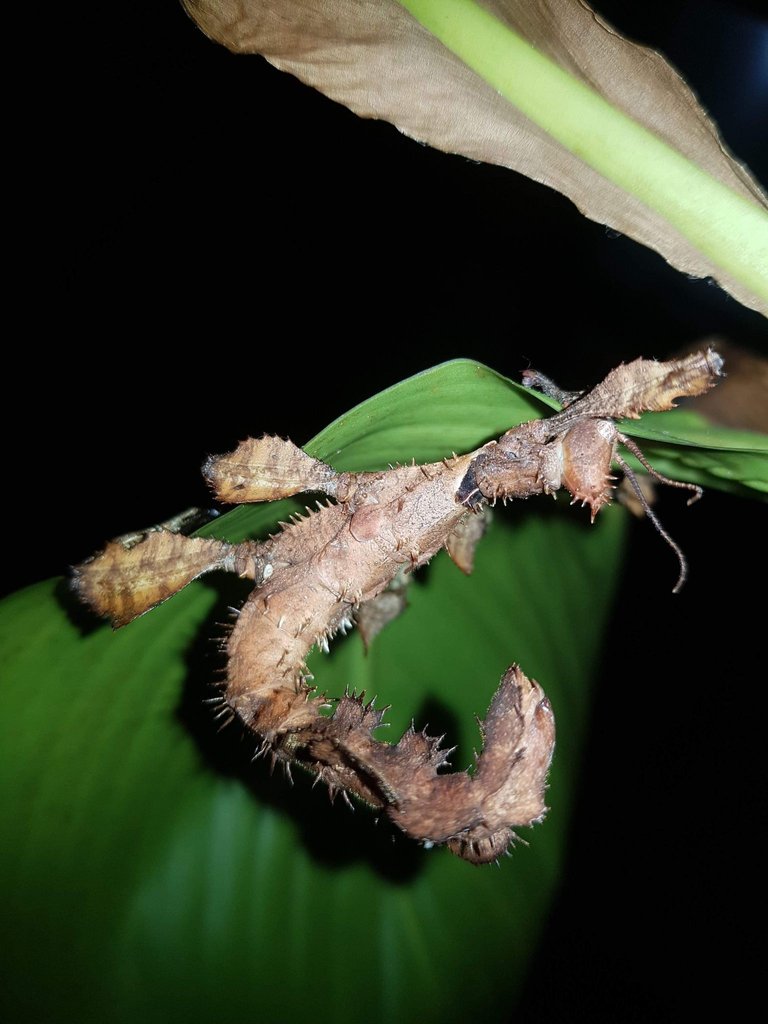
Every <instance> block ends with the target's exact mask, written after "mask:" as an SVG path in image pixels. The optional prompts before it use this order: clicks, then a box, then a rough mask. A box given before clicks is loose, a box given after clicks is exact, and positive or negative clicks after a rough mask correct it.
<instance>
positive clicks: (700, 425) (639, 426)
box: [619, 409, 768, 497]
mask: <svg viewBox="0 0 768 1024" xmlns="http://www.w3.org/2000/svg"><path fill="white" fill-rule="evenodd" d="M619 426H620V428H621V430H623V431H624V433H626V434H631V435H632V436H633V437H637V438H640V439H641V440H643V444H642V445H641V447H642V450H643V454H644V455H645V456H646V457H647V458H648V460H649V461H650V462H651V464H652V465H653V467H654V469H657V470H658V471H659V472H660V473H664V474H665V475H666V476H669V477H672V478H673V479H676V480H687V481H689V482H690V483H695V484H700V485H701V486H702V487H716V488H718V490H721V491H730V492H731V493H733V494H741V495H744V496H747V497H758V496H759V494H765V493H768V437H766V435H765V434H757V433H755V432H754V431H750V430H732V429H731V428H730V427H718V426H715V425H713V424H711V423H709V422H707V420H705V419H704V418H703V417H702V416H699V414H698V413H696V412H694V410H692V409H675V410H673V411H672V412H654V413H647V414H646V415H645V416H643V418H642V420H641V421H640V422H637V421H630V422H627V423H621V424H619ZM630 461H631V462H632V463H633V464H634V465H635V466H636V467H637V468H641V467H639V465H638V463H637V461H636V460H635V459H631V460H630ZM756 492H757V493H756Z"/></svg>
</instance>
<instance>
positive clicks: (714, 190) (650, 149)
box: [399, 0, 768, 301]
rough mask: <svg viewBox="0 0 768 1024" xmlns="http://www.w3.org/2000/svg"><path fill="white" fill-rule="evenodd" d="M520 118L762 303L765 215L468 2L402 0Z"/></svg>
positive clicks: (767, 246) (767, 235) (767, 265)
mask: <svg viewBox="0 0 768 1024" xmlns="http://www.w3.org/2000/svg"><path fill="white" fill-rule="evenodd" d="M399 2H400V3H401V4H402V6H403V7H405V8H406V10H408V11H409V12H410V13H411V14H412V15H413V16H414V17H415V18H416V20H417V21H419V22H420V23H421V24H422V25H423V26H424V27H425V28H427V29H428V30H429V31H430V32H431V33H432V34H433V35H434V36H435V37H436V38H437V39H439V40H440V41H441V42H442V43H443V44H444V45H445V46H446V47H448V49H450V50H452V51H453V52H454V53H455V54H456V55H457V56H458V57H460V58H461V59H462V60H463V61H464V62H465V63H466V64H468V65H469V67H471V68H472V69H473V70H474V71H475V72H477V74H478V75H480V76H481V77H482V78H483V79H484V80H485V81H486V82H488V83H489V84H490V85H492V86H493V87H494V88H495V89H497V90H498V91H499V92H500V93H501V94H502V95H503V96H504V97H505V98H506V99H508V100H509V102H510V103H512V104H514V106H516V107H517V108H518V109H519V110H520V111H522V113H523V114H525V115H526V117H528V118H530V119H531V120H532V121H534V122H535V123H536V124H538V125H539V126H540V127H542V128H544V129H545V131H547V132H548V133H549V134H550V135H552V136H553V138H555V139H557V140H558V142H560V143H561V144H562V145H563V146H565V147H566V149H568V150H570V151H571V152H572V153H574V154H576V155H577V156H578V157H580V158H581V159H582V160H584V162H585V163H587V164H589V166H590V167H593V168H594V169H595V170H597V171H599V172H600V174H602V175H603V176H604V177H606V178H608V179H609V180H610V181H612V182H614V183H615V184H617V185H619V186H620V187H621V188H623V189H624V190H625V191H626V192H629V193H630V194H632V195H633V196H636V197H637V198H638V199H639V200H641V202H643V203H645V205H646V206H648V207H650V208H651V209H653V210H655V211H656V212H657V213H659V214H661V215H662V216H663V217H664V218H665V219H666V220H667V221H668V222H669V223H670V224H671V225H672V226H673V227H675V228H676V229H677V230H678V231H679V232H680V234H682V235H684V236H685V237H686V238H687V239H688V240H689V241H691V242H692V243H693V244H694V245H695V246H696V248H697V249H698V250H699V251H700V252H701V253H703V254H704V255H706V256H707V257H709V259H711V260H712V262H713V263H715V264H716V265H717V266H718V267H719V268H720V269H721V270H723V271H725V272H727V273H728V274H730V275H731V276H733V277H734V278H736V279H737V280H739V281H740V282H741V283H742V284H743V285H745V286H746V287H748V288H750V289H751V290H752V291H753V292H754V293H755V294H756V295H759V296H760V297H761V298H763V299H765V300H767V301H768V214H766V213H765V211H763V210H761V209H760V207H759V206H757V205H756V204H754V203H752V202H750V201H749V200H747V199H745V198H744V197H742V196H741V195H739V194H738V193H737V192H734V191H733V189H731V188H728V186H726V185H724V184H722V183H721V182H719V181H717V179H715V178H713V177H712V176H711V175H709V174H707V173H706V172H705V171H703V170H702V169H701V168H700V167H697V166H696V164H694V163H692V162H691V161H690V160H688V159H686V158H685V157H684V156H683V155H682V154H681V153H679V152H678V151H677V150H675V149H673V148H672V147H671V146H669V145H668V144H667V143H665V142H663V141H662V140H661V139H660V138H659V137H658V136H657V135H654V134H653V132H651V131H649V130H648V129H646V128H644V127H642V125H640V124H638V123H637V122H636V121H634V120H633V119H632V118H631V117H629V116H627V115H626V114H624V113H623V112H622V111H620V110H617V109H616V108H615V107H613V106H612V105H611V104H610V103H609V102H608V101H607V100H605V99H603V97H602V96H600V95H599V93H597V92H595V91H594V90H593V89H590V88H589V87H588V86H587V85H585V84H584V83H583V82H581V81H579V80H578V79H577V78H574V77H573V76H572V75H570V74H568V72H566V71H564V70H563V69H562V68H560V67H559V66H558V65H557V64H555V63H554V62H553V61H551V60H549V59H548V58H547V57H545V56H544V55H543V54H541V53H539V52H538V50H536V49H535V48H534V47H533V46H531V45H530V44H529V43H528V42H526V41H525V40H524V39H522V38H521V37H520V36H519V35H517V34H516V33H515V32H513V31H512V30H511V29H509V28H507V27H506V25H504V24H503V23H502V22H500V21H499V20H498V19H497V18H495V17H494V16H493V15H491V14H489V13H488V11H486V10H484V9H483V8H482V7H479V6H478V5H477V4H476V3H473V2H472V0H399Z"/></svg>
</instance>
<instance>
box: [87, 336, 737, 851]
mask: <svg viewBox="0 0 768 1024" xmlns="http://www.w3.org/2000/svg"><path fill="white" fill-rule="evenodd" d="M721 367H722V361H721V360H720V357H719V356H718V355H717V354H716V353H715V352H712V351H707V352H703V353H697V354H695V355H692V356H689V357H687V358H685V359H680V360H673V361H670V362H666V363H657V362H654V361H652V360H643V359H638V360H636V361H635V362H633V363H630V364H628V365H626V366H621V367H619V368H618V369H616V370H613V371H612V372H611V373H610V374H608V376H607V377H606V378H605V380H604V381H603V382H602V383H601V384H599V385H597V387H595V388H594V389H593V390H592V391H590V392H588V393H586V394H585V395H584V396H583V397H580V396H578V395H575V394H567V393H565V392H561V391H559V390H558V389H556V387H555V385H553V384H552V383H551V382H550V381H549V380H548V379H547V378H546V377H543V376H542V375H540V374H535V373H532V372H531V373H529V374H528V379H529V380H530V381H532V382H533V381H535V383H536V384H537V386H538V387H540V388H541V389H542V390H544V391H548V392H549V393H551V394H556V395H557V396H558V398H559V399H560V400H561V401H564V402H565V403H567V404H566V405H565V407H564V409H563V410H562V411H561V412H559V413H557V414H555V415H554V416H551V417H549V418H548V419H543V420H533V421H531V422H529V423H523V424H521V425H520V426H518V427H514V428H513V429H512V430H510V431H508V432H507V433H506V434H504V435H503V436H502V437H500V438H499V439H498V440H497V441H491V442H490V443H489V444H487V445H484V446H483V447H482V448H480V449H478V450H477V451H475V452H470V453H469V454H467V455H461V456H454V457H453V458H449V459H445V460H443V461H441V462H436V463H432V464H430V465H427V466H400V467H397V468H394V469H390V470H386V471H383V472H371V473H336V472H335V471H334V470H333V469H331V467H329V466H327V465H325V464H324V463H322V462H319V461H318V460H317V459H313V458H311V457H310V456H309V455H306V454H305V453H304V452H302V451H301V449H299V448H297V447H296V446H295V445H294V444H292V443H291V442H290V441H283V440H281V439H279V438H275V437H263V438H260V439H257V440H254V439H249V440H248V441H244V442H243V443H242V444H241V445H240V446H239V447H238V448H237V449H236V450H235V451H234V452H232V453H231V454H229V455H225V456H220V457H213V458H210V459H209V460H208V461H207V462H206V465H205V467H204V473H205V476H206V478H207V479H208V481H209V482H210V483H211V486H212V487H213V489H214V491H215V493H216V495H217V497H219V498H220V499H221V500H225V501H257V500H271V499H274V498H281V497H286V496H288V495H291V494H296V493H299V492H301V491H307V490H311V491H320V492H322V493H325V494H326V495H329V496H330V497H332V498H334V499H335V503H329V504H328V505H327V506H325V507H321V508H320V510H319V511H317V512H312V513H310V514H309V515H308V516H307V517H306V518H298V519H297V520H296V521H295V522H293V523H291V524H285V525H284V526H283V529H282V531H281V532H280V533H279V534H277V535H276V536H274V537H270V538H269V539H267V540H265V541H262V542H256V541H247V542H245V543H243V544H239V545H229V544H226V543H224V542H222V541H214V540H202V539H199V538H191V539H190V538H186V537H181V536H178V535H176V534H173V533H170V532H168V531H161V532H155V533H150V534H148V535H147V536H146V537H145V538H144V539H142V540H139V541H138V542H135V543H131V544H123V543H120V542H119V541H114V542H112V543H111V544H109V545H108V546H107V548H106V549H105V550H104V552H102V554H100V555H98V556H97V557H95V558H93V559H91V560H90V561H88V562H86V563H84V564H83V565H81V566H79V567H78V568H77V569H76V570H75V577H74V585H75V587H76V589H77V591H78V593H79V594H80V596H81V597H82V598H83V600H85V601H87V602H88V603H89V604H90V605H91V606H92V607H93V608H94V609H95V610H96V611H97V612H98V613H99V614H101V615H106V616H109V617H110V618H111V619H112V621H113V623H114V624H115V625H122V624H124V623H125V622H128V621H129V620H130V619H132V618H134V617H135V616H137V615H140V614H142V613H143V612H145V611H147V610H148V609H149V608H151V607H152V606H154V605H155V604H157V603H159V602H160V601H162V600H165V599H166V598H167V597H170V596H171V595H172V594H173V593H175V592H176V591H178V590H180V589H181V588H182V587H183V586H185V585H186V584H187V583H189V582H190V581H191V580H193V579H195V578H196V577H197V576H199V575H200V574H201V573H203V572H207V571H209V570H211V569H225V570H227V571H230V572H235V573H237V574H238V575H240V576H242V577H247V578H249V579H252V580H253V581H254V584H255V586H254V589H253V591H252V593H251V594H250V596H249V597H248V599H247V600H246V602H245V604H244V606H243V608H242V610H241V612H240V614H239V615H238V618H237V621H236V623H235V625H234V628H233V630H232V633H231V635H230V637H229V641H228V645H227V651H228V665H227V679H226V684H225V691H224V695H223V698H222V701H223V703H224V704H225V705H226V706H228V707H229V708H231V709H232V711H234V712H235V713H237V714H238V715H239V716H240V718H241V719H242V720H243V721H244V722H245V723H246V724H247V726H248V727H249V728H250V729H252V730H253V732H254V733H255V734H257V735H258V736H259V737H260V738H261V748H260V751H261V752H263V753H269V754H270V755H271V757H272V758H273V759H274V760H281V761H283V762H284V763H286V764H288V763H290V762H296V763H299V764H302V765H304V766H305V767H307V768H308V769H310V770H311V771H313V772H315V773H316V774H317V775H318V777H319V778H321V779H322V780H323V781H324V782H325V783H326V784H327V785H328V787H329V789H330V790H331V792H335V791H337V790H342V791H344V792H345V793H352V794H354V795H356V796H358V797H359V798H361V799H362V800H364V801H366V802H367V803H369V804H371V805H372V806H375V807H379V808H382V809H383V811H384V812H385V813H386V814H387V815H388V817H389V818H390V819H391V820H392V821H393V822H395V824H397V825H398V826H399V827H400V828H401V829H402V830H403V831H404V832H406V833H407V834H408V835H409V836H412V837H413V838H415V839H419V840H422V841H424V842H426V843H429V844H432V843H445V844H446V845H447V846H448V848H449V849H450V850H452V851H453V852H454V853H456V854H458V855H459V856H461V857H463V858H465V859H466V860H469V861H472V862H473V863H477V864H479V863H486V862H488V861H491V860H495V859H497V858H498V857H499V855H500V854H502V853H504V852H505V851H506V849H507V847H508V846H509V844H510V843H511V842H512V841H513V839H514V829H515V828H517V827H520V826H525V825H532V824H534V823H535V822H537V821H539V820H540V819H541V818H542V817H543V815H544V814H545V812H546V808H545V806H544V789H545V782H546V776H547V771H548V768H549V762H550V759H551V756H552V750H553V746H554V737H555V733H554V720H553V716H552V710H551V708H550V706H549V702H548V701H547V698H546V697H545V696H544V693H543V692H542V690H541V688H540V687H539V685H538V684H537V683H536V682H532V681H531V680H529V679H527V678H526V676H525V675H524V674H523V673H522V672H521V671H520V669H519V668H518V667H517V666H512V668H510V669H509V670H508V671H507V672H506V673H505V675H504V677H503V679H502V681H501V684H500V686H499V688H498V690H497V691H496V694H495V696H494V698H493V700H492V702H491V705H490V708H489V709H488V714H487V716H486V718H485V721H484V723H483V725H482V730H483V735H484V749H483V752H482V754H481V755H480V756H479V758H478V760H477V766H476V769H475V771H474V773H473V774H471V775H470V774H468V773H467V772H454V773H442V772H441V771H440V769H441V768H443V767H444V765H445V763H446V758H447V756H448V754H449V751H445V750H441V749H440V746H439V741H437V740H434V739H431V738H430V737H428V736H426V735H425V734H423V733H418V732H416V731H414V730H413V729H411V730H409V731H408V732H406V733H405V735H404V736H403V737H402V738H401V739H400V740H399V742H397V743H395V744H387V743H383V742H381V741H379V740H377V739H375V738H374V736H373V732H374V730H375V729H376V728H377V727H378V726H379V725H380V724H381V719H382V714H383V712H382V711H379V710H376V709H374V707H373V703H372V702H371V703H368V704H364V703H363V700H362V697H358V696H356V695H355V694H354V693H346V694H345V695H344V696H343V697H342V698H341V699H340V700H339V701H338V702H337V703H336V708H335V711H334V713H333V715H331V716H328V715H324V714H323V713H322V709H323V708H326V709H327V707H328V703H327V701H325V700H324V699H323V698H320V697H318V696H317V695H316V692H315V689H314V687H312V686H310V685H309V678H310V677H309V675H308V672H307V668H306V660H305V659H306V657H307V655H308V654H309V652H310V650H311V649H312V648H313V647H314V646H315V645H318V646H320V647H324V648H325V647H327V644H328V640H329V639H330V638H331V637H332V636H333V635H334V634H335V633H336V632H337V631H339V630H341V631H344V632H346V630H347V629H349V628H351V627H352V625H353V623H355V622H358V623H359V624H360V626H361V629H362V631H363V633H364V637H365V641H366V643H370V641H371V640H372V639H373V637H374V636H375V634H376V633H377V632H378V631H379V630H380V629H381V628H382V627H383V626H384V625H385V624H386V622H388V621H390V620H391V619H392V618H394V616H395V615H396V614H398V612H399V611H400V610H401V609H402V608H403V607H404V606H405V596H404V588H405V580H406V579H407V574H408V573H410V572H411V571H412V570H413V569H415V568H417V567H418V566H420V565H424V564H425V563H426V562H428V561H429V560H430V559H431V558H432V556H433V555H435V554H436V553H437V552H438V551H439V550H440V549H441V548H443V547H445V548H447V550H448V551H449V553H450V555H451V557H452V558H453V560H454V561H455V562H456V564H457V565H458V566H459V567H460V568H461V569H462V570H463V571H464V572H471V569H472V564H473V558H474V549H475V545H476V544H477V542H478V541H479V539H480V537H481V535H482V533H483V530H484V528H485V517H484V516H482V515H481V513H482V512H483V509H484V507H485V506H486V505H487V504H488V503H491V504H493V503H495V502H496V501H497V500H498V499H499V498H501V499H502V500H503V501H506V500H507V499H508V498H510V499H514V498H527V497H529V496H532V495H534V494H542V493H545V494H546V493H554V492H555V491H557V490H558V489H559V488H560V487H562V486H564V487H566V489H567V490H568V491H570V493H571V495H572V496H573V499H574V501H581V502H582V503H586V504H588V505H590V508H591V511H592V518H593V519H594V516H595V514H596V513H597V512H598V511H599V509H600V508H601V506H602V505H604V504H605V503H606V502H607V501H608V500H609V497H610V491H611V481H612V477H611V475H610V470H611V465H612V463H613V462H614V461H616V462H618V463H619V464H623V460H621V458H620V456H619V455H618V454H617V446H618V445H619V444H625V445H628V446H630V447H631V449H632V450H633V451H634V452H635V453H637V450H636V448H635V446H634V445H633V444H632V442H630V441H629V440H628V439H626V438H624V436H623V435H622V434H620V433H619V432H618V431H617V429H616V425H615V423H614V419H615V418H617V417H620V416H633V417H636V416H638V415H639V414H640V413H641V412H642V411H643V410H646V409H668V408H671V407H672V405H673V404H674V399H675V398H676V397H679V396H681V395H697V394H702V393H703V392H704V391H706V390H708V389H709V388H710V387H712V386H713V384H714V383H715V382H716V379H717V377H718V376H719V375H720V370H721ZM640 457H641V458H642V454H641V453H640ZM657 476H658V474H657ZM660 479H663V478H660ZM680 486H689V485H680ZM691 489H692V490H694V491H696V490H697V489H696V488H691ZM646 512H647V514H649V515H650V516H651V518H652V519H653V521H654V523H656V525H657V526H658V523H657V521H656V519H655V516H654V515H653V513H652V512H651V511H650V509H648V508H647V506H646ZM659 529H661V528H660V527H659ZM661 532H662V533H663V531H661ZM664 536H666V534H664ZM668 539H669V538H668ZM670 542H671V541H670ZM671 543H672V544H673V546H674V547H675V550H676V551H678V554H679V549H678V548H677V547H676V545H674V542H671ZM680 559H681V580H682V578H683V576H684V561H683V559H682V555H680ZM678 585H679V584H678Z"/></svg>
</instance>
